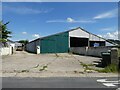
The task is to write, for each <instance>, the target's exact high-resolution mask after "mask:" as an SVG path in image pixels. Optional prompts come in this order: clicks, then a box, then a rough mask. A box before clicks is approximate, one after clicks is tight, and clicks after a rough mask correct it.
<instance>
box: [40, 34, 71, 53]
mask: <svg viewBox="0 0 120 90" xmlns="http://www.w3.org/2000/svg"><path fill="white" fill-rule="evenodd" d="M68 38H69V33H68V32H65V33H60V34H56V35H52V36H48V37H45V38H43V39H41V40H40V52H41V53H64V52H68V50H69V39H68Z"/></svg>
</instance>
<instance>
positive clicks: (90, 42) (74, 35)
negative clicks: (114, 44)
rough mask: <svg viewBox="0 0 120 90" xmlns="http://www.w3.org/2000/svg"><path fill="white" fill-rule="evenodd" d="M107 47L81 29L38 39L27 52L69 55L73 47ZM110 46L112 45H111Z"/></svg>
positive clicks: (103, 41)
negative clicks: (95, 45)
mask: <svg viewBox="0 0 120 90" xmlns="http://www.w3.org/2000/svg"><path fill="white" fill-rule="evenodd" d="M95 43H97V45H99V46H107V44H108V42H107V41H106V40H105V39H104V38H101V37H99V36H97V35H95V34H92V33H90V32H88V31H86V30H84V29H82V28H80V27H78V28H75V29H72V30H68V31H65V32H61V33H57V34H54V35H50V36H46V37H42V38H38V39H36V40H33V41H31V42H29V43H28V44H27V45H26V50H27V51H29V52H33V53H37V54H40V53H67V52H69V49H70V48H72V47H93V46H94V44H95ZM109 44H110V43H109Z"/></svg>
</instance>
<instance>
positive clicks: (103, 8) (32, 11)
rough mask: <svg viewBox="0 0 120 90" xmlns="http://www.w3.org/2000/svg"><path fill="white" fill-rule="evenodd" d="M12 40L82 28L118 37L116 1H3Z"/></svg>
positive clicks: (3, 13) (114, 37)
mask: <svg viewBox="0 0 120 90" xmlns="http://www.w3.org/2000/svg"><path fill="white" fill-rule="evenodd" d="M2 20H3V21H4V22H7V21H9V22H10V23H9V24H8V29H9V30H10V31H12V38H11V40H13V41H17V40H22V39H28V40H34V39H36V38H39V37H43V36H47V35H51V34H55V33H58V32H63V31H66V30H70V29H73V28H76V27H81V28H83V29H85V30H87V31H89V32H91V33H93V34H96V35H99V36H101V37H104V38H109V39H117V38H118V3H117V2H96V3H95V2H3V3H2Z"/></svg>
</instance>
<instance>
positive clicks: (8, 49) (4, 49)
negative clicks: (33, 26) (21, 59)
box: [0, 47, 12, 55]
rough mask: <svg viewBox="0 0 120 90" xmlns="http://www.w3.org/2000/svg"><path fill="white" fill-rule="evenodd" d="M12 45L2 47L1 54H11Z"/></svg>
mask: <svg viewBox="0 0 120 90" xmlns="http://www.w3.org/2000/svg"><path fill="white" fill-rule="evenodd" d="M11 54H12V47H2V48H0V55H11Z"/></svg>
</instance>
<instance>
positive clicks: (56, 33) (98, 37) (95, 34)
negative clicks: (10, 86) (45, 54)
mask: <svg viewBox="0 0 120 90" xmlns="http://www.w3.org/2000/svg"><path fill="white" fill-rule="evenodd" d="M77 29H81V30H82V31H84V32H86V33H89V34H92V35H94V36H96V37H98V38H101V39H103V40H105V41H107V42H109V43H111V44H114V45H116V43H114V42H112V41H110V40H107V39H105V38H103V37H100V36H98V35H96V34H93V33H90V32H88V31H87V30H85V29H83V28H81V27H77V28H74V29H71V30H67V31H64V32H59V33H56V34H52V35H48V36H45V37H41V38H37V39H35V40H33V41H37V40H41V39H44V38H47V37H50V36H54V35H58V34H62V33H67V32H71V31H74V30H77ZM33 41H31V42H33ZM31 42H29V43H31Z"/></svg>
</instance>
